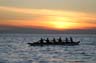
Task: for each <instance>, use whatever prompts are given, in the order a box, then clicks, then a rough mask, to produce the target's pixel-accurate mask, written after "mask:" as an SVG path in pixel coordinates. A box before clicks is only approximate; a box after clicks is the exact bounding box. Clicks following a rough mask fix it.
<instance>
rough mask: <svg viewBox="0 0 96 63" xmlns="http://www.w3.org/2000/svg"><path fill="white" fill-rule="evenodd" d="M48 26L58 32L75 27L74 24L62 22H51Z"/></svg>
mask: <svg viewBox="0 0 96 63" xmlns="http://www.w3.org/2000/svg"><path fill="white" fill-rule="evenodd" d="M50 24H51V25H52V27H53V28H54V29H58V30H63V29H71V28H72V27H73V26H74V25H75V23H72V22H64V21H51V22H50Z"/></svg>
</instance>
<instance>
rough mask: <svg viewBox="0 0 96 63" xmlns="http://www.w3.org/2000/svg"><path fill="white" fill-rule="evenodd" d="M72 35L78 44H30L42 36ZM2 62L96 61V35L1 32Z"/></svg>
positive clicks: (84, 62) (0, 48)
mask: <svg viewBox="0 0 96 63" xmlns="http://www.w3.org/2000/svg"><path fill="white" fill-rule="evenodd" d="M70 36H72V37H73V39H74V41H78V40H80V41H81V42H80V45H77V46H42V47H41V46H29V45H28V44H26V43H28V42H35V41H38V40H39V39H40V38H41V37H42V38H45V39H46V38H47V37H48V38H49V39H50V40H51V39H52V38H53V37H55V38H58V37H62V39H65V37H70ZM0 63H96V35H91V34H90V35H89V34H88V35H87V34H0Z"/></svg>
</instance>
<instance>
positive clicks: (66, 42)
mask: <svg viewBox="0 0 96 63" xmlns="http://www.w3.org/2000/svg"><path fill="white" fill-rule="evenodd" d="M79 43H80V41H77V42H74V41H73V39H72V37H70V41H69V40H68V38H66V39H65V40H62V39H61V37H59V39H58V40H55V38H53V40H51V41H50V40H49V39H48V38H47V39H46V40H44V39H42V38H41V39H40V40H39V41H37V42H33V43H27V44H28V45H30V46H47V45H64V46H75V45H79Z"/></svg>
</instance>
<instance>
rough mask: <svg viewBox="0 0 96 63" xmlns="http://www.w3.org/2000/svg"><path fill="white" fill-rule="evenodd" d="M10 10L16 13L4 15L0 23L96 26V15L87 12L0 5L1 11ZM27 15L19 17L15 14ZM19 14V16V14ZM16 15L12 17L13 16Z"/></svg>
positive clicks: (14, 24)
mask: <svg viewBox="0 0 96 63" xmlns="http://www.w3.org/2000/svg"><path fill="white" fill-rule="evenodd" d="M6 10H7V14H8V11H9V12H10V13H12V12H13V13H14V14H13V15H9V16H8V17H10V19H8V18H6V17H3V18H1V19H0V25H7V26H17V27H30V28H31V27H35V28H36V27H37V28H44V29H55V30H64V29H87V28H96V15H95V14H92V13H86V12H76V11H63V10H49V9H26V8H14V7H2V6H1V7H0V12H1V13H3V14H4V12H6ZM16 13H17V14H18V15H25V17H23V18H21V17H22V16H20V17H19V18H18V17H16V15H15V14H16ZM18 15H17V16H18ZM26 15H30V17H32V16H36V17H35V18H33V17H32V18H28V17H26ZM13 16H15V17H14V19H12V18H11V17H13Z"/></svg>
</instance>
